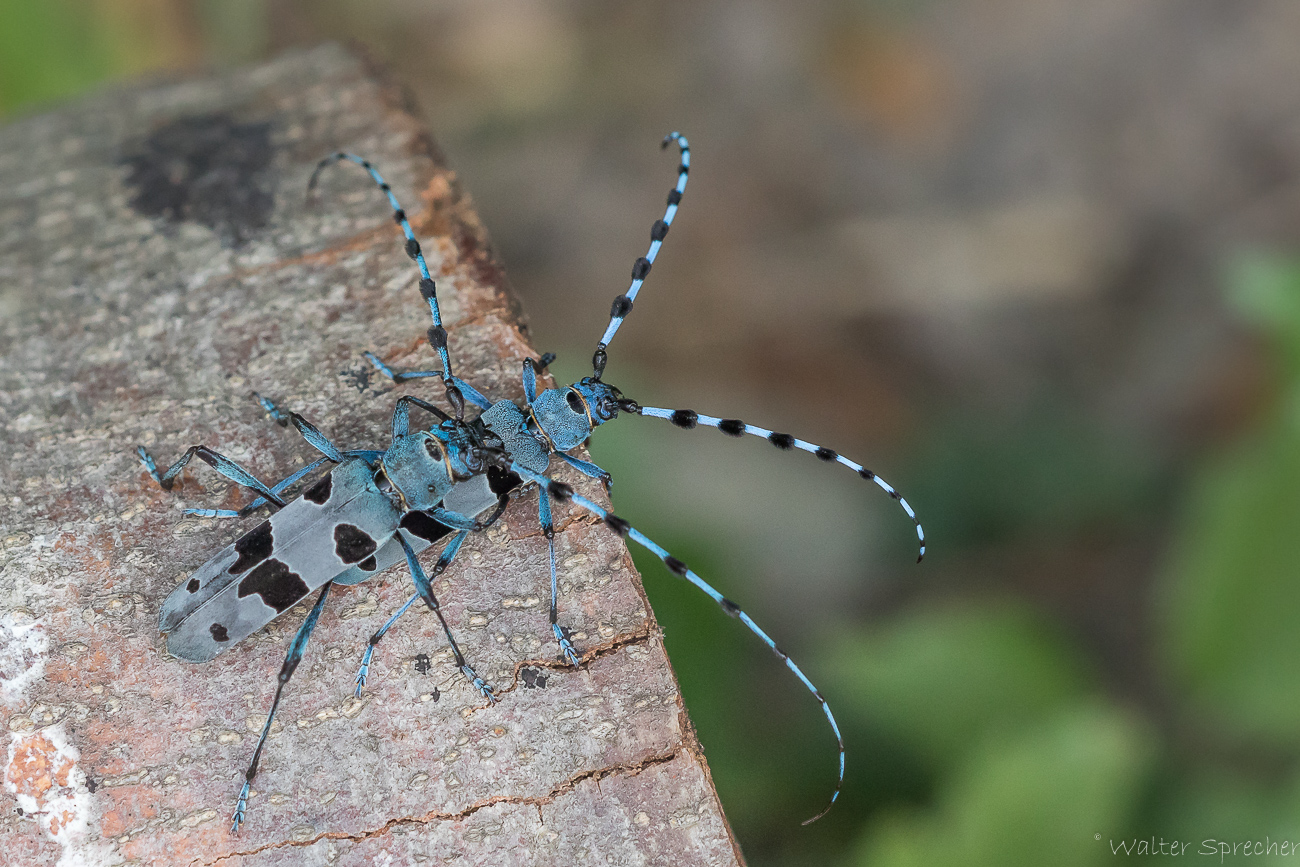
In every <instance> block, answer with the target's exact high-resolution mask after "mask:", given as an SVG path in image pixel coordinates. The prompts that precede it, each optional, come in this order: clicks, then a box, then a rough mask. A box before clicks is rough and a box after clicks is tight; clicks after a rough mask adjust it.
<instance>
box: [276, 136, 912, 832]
mask: <svg viewBox="0 0 1300 867" xmlns="http://www.w3.org/2000/svg"><path fill="white" fill-rule="evenodd" d="M673 143H675V144H676V145H677V147H678V152H679V155H680V162H679V164H678V167H677V183H676V184H675V185H674V186H673V188H672V189H671V190H670V191H669V193H668V201H667V207H666V208H665V210H664V214H663V216H662V217H661V218H660V219H658V220H656V221H655V222H654V224H653V225H652V226H651V229H650V246H649V249H648V250H647V251H646V254H645V255H644V256H641V257H639V258H638V259H637V260H636V262H635V264H634V265H633V267H632V282H631V285H630V286H629V288H628V289H627V291H626V292H624V293H622V294H620V295H618V296H617V297H616V298H615V299H614V303H613V305H612V307H611V310H610V319H609V324H608V326H607V327H606V329H605V332H604V334H603V335H602V336H601V338H600V341H599V343H597V345H596V351H595V353H594V355H593V356H592V374H591V375H590V376H587V377H584V378H583V379H581V380H579V381H578V382H575V383H572V384H570V385H568V386H564V387H560V388H549V389H546V390H544V391H541V392H539V391H538V390H537V376H536V374H537V369H538V368H539V367H540V368H545V366H546V365H547V364H549V362H550V360H553V359H554V356H553V355H551V354H549V353H548V354H546V355H544V356H543V357H542V358H541V359H540V361H539V363H538V364H535V363H534V362H533V360H532V359H531V358H529V359H525V360H524V362H523V389H524V397H525V401H524V403H523V404H522V405H519V404H516V403H515V402H513V401H510V400H499V401H496V402H493V401H491V400H489V399H488V398H487V397H485V396H484V395H483V394H482V393H481V392H479V391H478V390H477V389H475V388H474V387H473V386H471V385H470V384H469V383H467V382H464V381H463V380H461V379H459V378H458V377H455V376H454V375H451V372H450V362H449V361H448V354H447V332H446V330H445V329H444V328H443V326H442V321H441V318H440V315H439V311H438V304H437V295H436V290H435V287H434V283H433V280H432V279H430V278H429V274H428V270H427V268H426V266H425V264H424V260H423V258H422V257H420V256H419V255H418V254H419V249H420V248H419V242H418V241H417V240H416V239H415V237H414V234H413V232H412V231H411V228H410V223H409V221H408V220H407V218H406V212H405V211H404V210H402V208H401V206H400V205H399V204H398V202H397V200H396V198H395V197H394V196H393V193H392V191H391V189H390V188H389V185H388V184H387V183H386V182H385V181H384V179H383V177H382V176H381V175H380V174H379V172H378V171H377V170H376V169H375V167H374V166H373V165H372V164H371V163H370V162H369V161H368V160H366V159H364V158H362V157H359V156H356V155H355V154H350V153H346V152H343V151H339V152H337V153H334V154H331V155H330V156H328V157H326V158H325V159H323V160H321V161H320V163H319V164H318V165H317V167H316V171H315V172H313V174H312V177H311V181H310V182H309V185H308V186H309V189H314V187H315V185H316V181H317V179H318V177H319V173H320V172H321V170H322V169H324V168H325V167H327V166H329V165H331V164H333V163H336V162H339V161H347V162H352V163H355V164H357V165H359V166H361V167H362V168H363V169H365V170H366V171H367V172H369V173H370V176H371V177H372V178H373V179H374V181H375V183H377V184H378V185H379V187H380V189H381V190H382V191H383V192H384V193H385V194H386V195H387V196H388V199H389V202H390V204H391V205H392V207H393V211H394V214H393V216H394V220H395V222H396V223H397V224H398V225H399V226H401V227H402V231H403V233H404V234H405V236H406V248H407V251H408V253H411V255H412V257H413V258H415V259H416V261H417V263H418V264H419V267H420V272H421V280H420V284H419V286H420V292H421V295H422V296H423V297H424V299H425V300H426V301H427V302H428V305H429V309H430V313H431V315H432V317H433V323H434V324H433V325H432V326H431V327H430V328H429V330H428V339H429V343H430V345H431V346H432V347H433V348H434V350H435V351H437V353H438V354H439V356H440V359H441V361H442V365H441V366H442V370H425V371H412V372H402V373H399V372H395V371H393V370H392V369H391V368H390V367H389V366H388V365H387V364H385V363H384V362H383V361H382V360H381V359H380V358H379V357H378V356H376V355H375V354H374V353H371V352H367V353H365V354H364V355H365V357H366V358H367V359H368V360H369V361H370V362H371V363H372V364H373V365H374V366H375V367H376V368H377V369H378V370H379V371H380V372H381V373H382V374H383V375H384V376H386V377H388V378H389V379H391V380H393V381H394V382H396V383H402V382H408V381H411V380H416V379H422V378H429V377H436V378H440V379H442V381H443V382H444V384H445V386H446V389H447V397H448V401H449V402H450V403H451V405H452V407H453V409H455V411H456V413H457V418H460V417H461V413H462V411H463V406H464V404H463V402H464V401H465V400H468V401H469V402H470V403H472V404H474V405H475V406H476V407H478V408H479V409H480V410H481V413H480V415H479V416H478V417H477V418H476V419H474V420H473V421H472V422H471V425H473V426H474V427H476V428H477V429H478V431H479V434H480V436H481V437H483V438H484V439H485V440H490V441H491V442H493V443H494V444H500V445H501V446H502V447H503V448H504V452H505V454H506V455H507V456H508V458H509V466H508V470H509V472H510V473H511V474H512V475H514V476H517V477H518V478H520V479H522V480H523V481H525V482H526V483H528V484H537V485H539V486H540V487H541V488H542V489H544V493H541V494H539V496H538V513H539V514H538V519H539V522H540V524H541V527H542V531H543V533H544V534H545V536H546V540H547V548H548V553H549V559H550V577H551V604H550V623H551V629H552V632H553V633H554V635H555V640H556V641H557V643H558V644H559V648H560V652H561V654H562V656H563V658H564V659H565V660H566V661H567V662H568V663H569V664H570V665H575V666H576V665H578V664H579V663H580V657H579V655H578V654H577V652H576V650H575V648H574V647H573V644H572V642H571V640H570V633H569V630H568V629H566V628H565V627H563V626H562V625H560V623H559V617H558V610H557V606H558V595H559V591H558V584H557V577H556V558H555V529H554V522H553V520H552V516H551V506H550V500H551V499H552V498H554V499H556V500H558V501H572V502H574V503H576V504H578V505H579V506H581V507H582V508H584V509H586V510H587V511H589V512H592V513H593V514H595V515H597V516H598V517H600V518H601V519H602V520H603V521H604V523H605V524H606V525H607V526H608V527H609V528H610V529H612V530H613V531H614V532H616V533H618V534H619V535H620V536H622V537H624V538H631V539H632V540H633V541H634V542H636V543H637V544H639V545H641V546H642V547H644V548H646V549H647V550H649V551H650V552H652V553H653V554H655V556H657V557H658V558H659V559H660V560H661V561H663V563H664V565H665V566H667V567H668V569H669V571H671V572H672V573H673V574H674V575H677V576H679V577H682V578H685V579H686V580H687V581H689V582H690V583H691V584H693V585H695V586H696V587H697V588H699V589H700V590H702V591H704V593H705V594H707V595H708V596H709V597H710V598H711V599H713V600H714V601H715V602H717V603H718V605H719V606H721V607H722V609H723V610H724V611H726V612H727V613H728V614H729V615H731V616H732V617H735V618H737V619H739V620H740V621H741V622H742V623H744V624H745V626H746V627H747V628H748V629H749V630H750V631H751V632H753V633H754V634H755V635H757V636H758V637H759V638H760V639H761V640H762V641H763V643H764V644H766V645H767V646H768V647H769V648H770V649H771V650H772V651H773V653H775V654H776V655H777V657H778V658H780V659H781V661H782V662H784V663H785V665H786V667H787V668H789V669H790V671H791V672H793V673H794V675H795V676H796V677H797V678H798V679H799V680H800V682H802V683H803V684H804V686H805V687H806V688H807V689H808V690H809V691H810V692H811V693H812V694H813V696H814V697H815V698H816V699H817V701H818V703H819V704H820V705H821V708H822V712H823V713H824V714H825V716H826V719H827V721H828V722H829V723H830V726H831V729H832V731H833V732H834V733H835V738H836V741H837V743H838V746H839V777H838V779H837V781H836V785H835V789H834V792H833V793H832V794H831V798H830V801H829V802H828V803H827V805H826V807H825V808H824V809H823V810H822V811H821V812H820V813H818V814H817V815H815V816H813V817H812V818H810V819H807V820H806V821H805V822H804V824H808V823H809V822H813V821H816V820H817V819H819V818H821V817H822V816H824V815H825V814H826V812H827V811H828V810H830V808H831V806H832V805H833V804H834V803H835V801H836V799H837V798H838V797H839V794H840V789H841V787H842V786H843V783H844V761H845V751H844V739H843V737H842V736H841V734H840V730H839V726H838V725H837V724H836V722H835V717H834V715H833V714H832V713H831V709H830V705H829V704H828V703H827V702H826V699H825V698H823V697H822V695H821V692H820V691H819V690H818V689H817V687H816V686H815V685H814V684H813V683H812V681H811V680H809V679H808V677H807V676H806V675H805V674H804V673H803V671H802V670H801V669H800V668H799V666H798V665H797V664H795V662H794V661H793V660H792V659H790V657H789V656H788V655H787V654H786V653H784V652H783V651H782V650H781V649H780V648H779V647H777V645H776V642H775V641H773V639H772V638H771V637H770V636H769V635H768V634H767V633H766V632H765V631H763V629H762V628H760V627H759V626H758V624H756V623H755V622H754V621H753V620H752V619H751V618H750V616H749V615H748V614H746V613H745V612H744V611H743V610H742V609H741V608H740V607H739V606H738V605H736V604H735V603H734V602H732V601H731V600H730V599H727V598H726V597H725V596H723V595H722V594H721V593H719V592H718V591H717V590H715V589H714V588H713V587H712V586H711V585H709V584H708V583H707V582H706V581H704V580H703V579H702V578H700V576H699V575H697V574H696V573H695V572H694V571H692V570H691V569H690V568H688V567H687V566H686V564H685V563H683V562H682V561H681V560H678V559H677V558H676V557H673V556H672V555H671V554H669V553H668V551H666V550H665V549H664V548H662V547H661V546H659V545H658V544H656V543H655V542H654V541H653V540H651V539H649V538H648V537H646V536H645V535H644V534H643V533H641V532H640V531H639V530H637V529H636V528H635V527H633V526H632V525H631V524H629V523H628V522H627V521H625V520H624V519H622V518H620V517H619V516H617V515H615V514H613V513H612V512H609V511H608V510H606V509H604V508H603V507H601V506H599V505H598V504H596V503H594V502H592V501H591V500H589V499H587V498H585V497H582V496H580V495H578V494H577V493H575V492H574V491H573V489H572V487H570V486H569V485H566V484H563V483H560V482H555V481H552V480H550V479H548V478H546V476H545V475H544V473H545V472H546V471H547V469H548V468H549V466H550V460H551V457H552V456H556V457H558V458H560V459H561V460H562V461H564V462H565V463H567V464H569V465H570V466H572V467H574V468H575V469H577V470H578V471H579V472H581V473H583V474H585V475H587V476H589V477H591V478H595V479H599V480H600V481H601V482H602V483H603V484H604V486H605V488H606V491H607V492H608V491H609V489H610V487H611V483H612V480H611V477H610V474H609V473H608V472H606V471H605V470H603V469H601V468H600V467H599V466H597V465H596V464H594V463H592V462H590V461H586V460H583V459H580V458H577V457H575V456H573V455H571V454H569V452H570V451H572V450H574V449H576V448H578V447H579V446H581V445H583V444H584V443H585V442H586V441H587V439H588V438H589V437H590V435H591V433H592V431H593V430H594V429H595V428H596V427H598V426H600V425H602V424H604V423H605V422H608V421H612V420H613V419H615V418H617V417H618V414H619V412H620V411H621V412H626V413H630V414H633V415H641V416H646V417H649V418H661V419H666V420H668V421H671V422H672V423H673V424H674V425H675V426H677V427H679V428H682V429H684V430H691V429H694V428H696V427H698V426H700V425H704V426H707V427H714V428H717V429H718V430H720V431H722V432H723V433H724V434H727V435H728V436H732V437H742V436H744V435H745V434H749V435H751V436H758V437H762V438H764V439H766V440H767V441H768V442H770V443H771V444H772V445H774V446H776V447H777V448H778V449H781V450H782V451H790V450H793V449H798V450H801V451H806V452H809V453H811V454H813V455H815V456H816V457H817V458H818V459H820V460H822V461H825V462H834V463H839V464H842V465H843V466H845V467H848V468H849V469H850V470H852V471H853V472H855V473H857V474H858V475H859V476H860V477H861V478H863V479H865V480H867V481H869V482H874V483H875V484H876V485H877V486H878V487H879V488H880V489H881V490H883V491H884V492H885V493H886V494H888V495H889V496H890V497H892V498H893V499H895V500H897V501H898V503H899V505H900V506H901V507H902V508H903V511H904V512H905V513H906V514H907V516H908V518H910V519H911V520H912V523H913V524H914V526H915V528H916V536H917V542H918V545H919V551H918V555H917V562H920V561H921V560H922V559H923V558H924V557H925V531H924V530H923V529H922V527H921V523H920V521H919V520H918V519H917V517H916V513H915V511H914V510H913V509H912V507H911V505H910V504H909V503H908V502H907V500H905V499H903V497H902V496H901V495H900V494H899V492H898V491H897V489H895V488H894V487H893V486H892V485H890V484H889V483H888V482H886V481H885V480H884V479H882V478H881V477H880V476H878V475H876V474H875V473H874V472H872V471H871V470H869V469H867V468H866V467H864V466H862V465H861V464H859V463H857V462H855V461H852V460H850V459H848V458H846V457H844V456H843V455H840V454H839V453H837V452H835V451H833V450H832V449H829V448H826V447H825V446H819V445H817V444H815V443H811V442H808V441H806V440H802V439H798V438H796V437H794V436H792V435H790V434H786V433H777V432H775V431H771V430H768V429H766V428H763V427H759V426H757V425H751V424H746V423H745V422H743V421H741V420H739V419H727V418H715V417H713V416H708V415H703V414H700V413H697V412H695V411H694V410H689V409H679V410H671V409H663V408H659V407H647V406H641V405H640V404H638V403H637V402H636V401H634V400H630V399H628V398H626V397H624V396H623V394H622V392H620V391H619V389H617V388H616V387H614V386H613V385H610V384H609V383H606V382H604V381H603V380H602V376H603V374H604V371H605V366H606V363H607V361H608V354H607V349H608V347H609V344H610V342H611V341H612V340H613V339H614V335H615V334H616V333H617V332H618V329H619V327H620V326H621V325H622V324H623V321H624V320H625V319H626V317H627V316H628V314H629V313H630V312H631V311H632V306H633V302H634V301H635V300H636V296H637V293H638V292H639V291H640V289H641V286H642V284H643V283H644V281H645V279H646V277H647V276H648V275H649V273H650V269H651V266H652V265H653V264H654V260H655V257H656V256H657V255H658V254H659V250H660V248H661V247H662V245H663V241H664V239H665V237H667V235H668V230H669V228H670V226H671V225H672V222H673V218H674V217H675V216H676V214H677V209H678V206H679V205H680V203H681V200H682V194H683V193H684V192H685V190H686V182H687V178H688V176H689V174H690V164H691V150H690V144H689V142H688V141H687V140H686V138H685V136H683V135H681V134H680V133H677V132H673V133H670V134H669V135H668V136H666V137H665V138H664V140H663V142H662V147H665V148H666V147H667V146H668V145H669V144H673ZM413 251H414V252H413ZM268 409H271V407H269V406H268ZM491 460H495V461H498V462H499V464H498V466H499V468H500V469H503V470H504V469H506V462H505V460H503V459H502V458H501V456H500V455H497V454H493V455H492V457H491ZM449 548H450V546H449ZM453 555H454V551H453ZM443 559H447V555H446V554H445V553H444V555H443ZM443 565H444V564H443V560H439V567H440V568H441V567H443ZM419 598H421V597H420V595H419V594H418V593H417V594H415V595H413V596H412V597H411V598H410V599H409V600H408V601H407V602H406V604H405V605H403V606H402V607H401V608H400V609H399V610H398V611H397V613H396V614H394V615H393V616H392V617H391V618H390V619H389V620H388V622H387V623H385V624H384V626H383V627H382V628H381V629H380V630H379V631H378V632H376V633H375V635H374V636H373V637H372V638H371V640H370V643H369V645H368V646H367V648H366V651H365V655H364V657H363V659H362V664H361V669H360V672H359V673H358V675H357V693H358V694H360V691H361V689H362V687H363V686H364V684H365V681H366V676H367V672H368V670H369V665H370V663H371V660H372V657H373V653H374V649H375V646H376V645H377V644H378V642H379V640H380V639H381V638H382V637H383V635H384V634H385V633H386V632H387V631H388V630H389V629H390V628H391V627H392V626H393V624H394V623H395V622H396V621H397V619H398V618H399V617H400V616H401V615H402V614H403V613H404V612H405V611H406V610H407V609H408V608H409V607H410V606H411V605H412V604H414V603H415V602H416V600H418V599H419Z"/></svg>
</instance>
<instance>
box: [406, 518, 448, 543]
mask: <svg viewBox="0 0 1300 867" xmlns="http://www.w3.org/2000/svg"><path fill="white" fill-rule="evenodd" d="M398 526H400V527H401V528H402V529H403V530H405V531H406V532H408V533H410V534H411V535H412V536H419V537H420V538H421V539H423V540H424V541H426V542H436V541H438V540H439V539H441V538H442V537H443V536H446V535H448V534H450V533H451V528H450V527H446V526H444V525H442V524H439V523H438V522H437V521H435V520H433V518H430V517H429V516H428V515H426V514H425V513H424V512H407V513H406V514H405V515H403V516H402V520H401V523H400V524H399V525H398Z"/></svg>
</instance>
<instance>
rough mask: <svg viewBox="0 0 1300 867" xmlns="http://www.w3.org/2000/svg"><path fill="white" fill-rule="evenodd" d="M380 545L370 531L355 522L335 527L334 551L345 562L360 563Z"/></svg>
mask: <svg viewBox="0 0 1300 867" xmlns="http://www.w3.org/2000/svg"><path fill="white" fill-rule="evenodd" d="M378 547H379V546H378V545H376V544H375V540H374V538H372V537H371V535H370V534H369V533H367V532H366V531H365V530H362V529H361V528H360V527H358V526H356V525H354V524H339V525H338V526H337V527H335V528H334V553H335V554H337V555H338V557H339V559H340V560H342V561H343V562H344V563H359V562H361V561H362V560H364V559H366V558H367V557H369V556H370V555H371V554H373V553H375V549H376V548H378Z"/></svg>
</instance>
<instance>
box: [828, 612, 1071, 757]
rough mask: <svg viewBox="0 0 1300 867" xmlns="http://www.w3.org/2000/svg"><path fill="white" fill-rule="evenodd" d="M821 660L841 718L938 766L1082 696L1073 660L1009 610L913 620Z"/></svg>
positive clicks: (1047, 633)
mask: <svg viewBox="0 0 1300 867" xmlns="http://www.w3.org/2000/svg"><path fill="white" fill-rule="evenodd" d="M828 656H829V659H830V660H833V661H834V662H833V663H831V664H830V665H828V668H829V670H830V671H831V677H830V678H829V682H828V690H827V692H828V693H830V694H834V695H836V696H837V697H838V709H839V711H840V712H841V713H842V714H843V715H844V716H845V717H857V718H858V719H866V720H870V721H872V722H873V723H874V724H875V725H877V726H879V727H882V728H884V729H886V730H887V731H888V732H889V733H890V734H891V735H892V736H894V737H895V738H898V739H899V740H901V741H903V742H904V743H907V744H909V745H911V747H912V748H913V749H914V750H916V752H917V753H918V754H919V755H921V756H923V757H926V758H927V759H929V760H930V761H931V763H932V764H934V765H936V766H941V765H944V764H947V763H951V762H953V761H956V760H957V759H959V758H960V757H961V756H963V755H965V754H966V752H967V751H968V750H970V749H971V746H972V744H974V743H977V742H979V741H982V740H983V739H985V738H987V737H990V736H994V735H998V734H1008V733H1013V732H1015V731H1017V730H1019V729H1020V728H1022V727H1024V726H1025V725H1028V724H1032V723H1033V722H1035V721H1037V720H1040V719H1042V718H1043V717H1045V716H1047V715H1050V714H1051V713H1053V712H1055V711H1056V710H1057V709H1059V708H1060V707H1062V706H1063V705H1066V704H1072V703H1074V702H1076V701H1078V700H1079V698H1080V697H1081V696H1083V695H1085V694H1086V693H1087V691H1088V690H1089V678H1088V677H1087V676H1086V675H1085V674H1084V672H1083V669H1082V667H1081V665H1080V664H1079V662H1078V661H1077V659H1076V654H1075V652H1074V651H1073V650H1072V649H1071V648H1070V647H1068V645H1066V643H1065V642H1063V641H1062V640H1061V639H1060V638H1059V637H1058V636H1057V635H1055V634H1054V633H1053V632H1052V631H1051V630H1050V629H1049V628H1047V627H1046V626H1045V625H1044V624H1043V623H1042V622H1041V620H1040V618H1039V617H1038V616H1037V615H1035V614H1034V613H1033V612H1032V611H1030V610H1029V609H1028V608H1026V607H1024V606H1021V605H1017V604H1012V603H1007V604H1004V605H1001V606H997V607H992V606H990V607H986V608H983V609H976V610H970V609H948V610H938V611H935V610H922V611H918V612H916V613H915V614H912V615H910V616H907V617H905V618H903V619H901V620H898V621H895V622H893V623H891V624H890V625H889V626H887V627H886V628H885V629H884V630H882V631H881V632H879V633H877V634H874V635H867V636H860V637H855V638H851V639H848V640H846V641H845V642H844V644H843V646H841V647H839V648H838V649H837V650H836V651H835V652H834V653H831V654H828Z"/></svg>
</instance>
